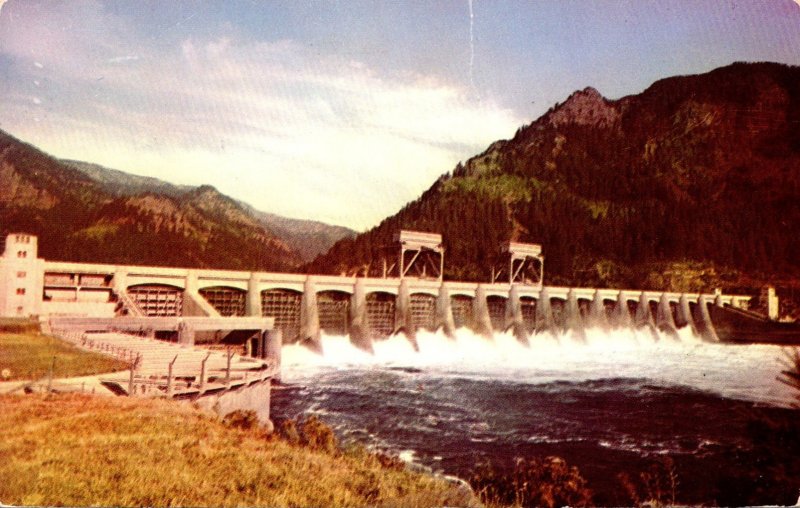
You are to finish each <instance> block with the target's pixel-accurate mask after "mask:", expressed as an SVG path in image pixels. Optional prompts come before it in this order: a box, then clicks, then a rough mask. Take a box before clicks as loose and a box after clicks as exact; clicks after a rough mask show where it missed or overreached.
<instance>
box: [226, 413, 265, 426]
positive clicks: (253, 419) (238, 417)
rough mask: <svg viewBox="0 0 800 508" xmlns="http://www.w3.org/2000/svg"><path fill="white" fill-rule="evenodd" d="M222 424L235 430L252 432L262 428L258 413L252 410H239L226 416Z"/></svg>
mask: <svg viewBox="0 0 800 508" xmlns="http://www.w3.org/2000/svg"><path fill="white" fill-rule="evenodd" d="M222 423H223V424H224V425H226V426H228V427H231V428H234V429H242V430H251V429H257V428H258V427H259V426H260V422H259V421H258V416H256V412H255V411H252V410H243V409H237V410H236V411H233V412H231V413H228V414H227V415H225V417H223V418H222Z"/></svg>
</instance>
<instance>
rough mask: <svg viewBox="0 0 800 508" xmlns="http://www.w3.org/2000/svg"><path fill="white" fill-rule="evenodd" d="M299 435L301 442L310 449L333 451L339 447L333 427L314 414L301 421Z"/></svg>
mask: <svg viewBox="0 0 800 508" xmlns="http://www.w3.org/2000/svg"><path fill="white" fill-rule="evenodd" d="M300 435H301V437H302V442H303V444H304V445H305V446H307V447H309V448H311V449H312V450H320V451H324V452H327V453H335V452H336V451H338V449H339V445H338V443H337V442H336V435H335V434H334V433H333V429H332V428H331V427H330V426H328V425H327V424H325V423H323V422H322V421H321V420H320V419H319V418H317V417H316V416H314V415H311V416H309V417H308V418H306V420H305V421H304V422H302V424H301V426H300Z"/></svg>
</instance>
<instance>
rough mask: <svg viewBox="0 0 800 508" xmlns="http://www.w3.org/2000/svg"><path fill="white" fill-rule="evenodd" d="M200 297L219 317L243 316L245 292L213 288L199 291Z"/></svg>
mask: <svg viewBox="0 0 800 508" xmlns="http://www.w3.org/2000/svg"><path fill="white" fill-rule="evenodd" d="M200 295H201V296H202V297H203V298H205V299H206V301H207V302H208V303H210V304H211V305H212V306H213V307H214V308H215V309H217V312H219V314H220V315H221V316H224V317H229V316H244V315H245V313H246V312H245V310H246V306H247V292H246V291H243V290H241V289H238V288H232V287H225V286H214V287H210V288H204V289H201V290H200Z"/></svg>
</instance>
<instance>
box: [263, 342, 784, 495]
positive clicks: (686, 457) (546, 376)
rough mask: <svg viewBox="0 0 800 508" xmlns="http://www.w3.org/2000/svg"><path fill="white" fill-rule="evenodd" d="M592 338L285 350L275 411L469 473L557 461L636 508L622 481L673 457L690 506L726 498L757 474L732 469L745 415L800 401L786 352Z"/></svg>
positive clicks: (756, 347) (744, 429)
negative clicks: (731, 486) (484, 464)
mask: <svg viewBox="0 0 800 508" xmlns="http://www.w3.org/2000/svg"><path fill="white" fill-rule="evenodd" d="M585 335H586V337H585V340H583V339H582V338H578V337H575V336H573V335H572V334H569V333H568V334H564V335H559V336H557V337H554V336H551V335H549V334H548V335H537V336H534V337H532V338H531V341H530V347H527V346H524V345H522V344H520V343H519V342H518V341H517V340H516V339H515V338H514V337H513V336H511V335H510V334H505V333H503V334H496V335H495V336H494V338H493V340H487V339H485V338H483V337H480V336H477V335H475V334H473V333H472V332H470V331H468V330H467V329H459V330H458V331H457V333H456V337H455V339H449V338H447V337H445V336H444V335H442V334H440V333H429V332H424V331H422V332H419V333H418V334H417V341H418V344H419V351H415V350H414V349H413V348H412V346H411V344H410V342H409V341H408V340H407V339H406V338H405V337H403V336H394V337H391V338H389V339H387V340H384V341H376V342H375V344H374V348H375V354H374V355H370V354H368V353H366V352H364V351H362V350H360V349H358V348H356V347H354V346H353V345H352V344H350V342H349V339H348V338H347V337H331V336H323V340H322V344H323V350H324V354H323V355H318V354H316V353H313V352H311V351H309V350H307V349H305V348H304V347H302V346H298V345H287V346H285V347H284V349H283V381H284V383H286V384H287V388H286V389H284V390H279V391H278V392H277V393H276V394H275V396H274V399H273V415H274V416H275V417H276V418H278V419H280V418H282V417H297V416H299V415H301V414H319V415H321V417H322V418H323V419H324V420H325V421H326V422H328V423H329V424H331V425H333V426H334V428H335V429H336V431H337V433H338V434H339V436H340V437H341V438H342V439H343V440H344V441H356V442H361V443H364V444H366V445H368V446H374V447H378V448H383V449H389V450H391V451H394V452H396V453H399V454H401V456H403V457H405V458H407V459H409V460H412V461H413V462H415V463H417V464H421V465H424V466H426V467H430V468H431V469H434V470H440V471H444V472H447V473H451V474H458V475H462V476H467V475H468V474H469V472H470V471H471V470H472V468H473V467H474V465H475V464H476V463H477V462H479V461H483V460H487V459H488V460H492V461H493V462H495V463H498V464H509V463H510V462H511V461H512V460H513V458H514V457H517V456H534V455H538V456H545V455H560V456H562V457H565V458H566V459H567V460H568V461H569V462H570V463H571V464H575V465H577V466H578V467H579V468H580V470H581V472H582V473H583V475H584V476H585V477H586V478H587V479H588V480H589V481H590V484H591V486H592V487H593V488H594V489H595V491H596V492H597V498H596V502H599V503H604V504H615V503H623V504H626V500H625V499H622V498H618V497H615V496H616V495H617V494H618V492H619V491H620V488H619V485H618V484H617V483H616V481H617V480H616V475H617V474H618V473H620V472H629V473H632V474H634V475H635V474H637V473H638V472H639V471H641V470H643V469H644V468H645V467H646V466H647V464H649V463H650V462H652V461H654V460H661V458H663V457H667V456H669V457H671V458H672V459H673V460H674V461H675V464H676V469H677V471H678V474H679V477H680V480H681V486H680V489H681V491H680V492H679V494H681V497H680V499H683V500H685V501H686V502H710V501H713V500H715V499H724V498H720V497H718V496H717V497H715V496H716V494H714V493H715V492H717V490H715V489H718V487H717V486H716V485H717V484H718V483H719V482H722V481H723V480H721V479H720V478H723V477H724V475H725V474H727V473H726V471H727V472H731V471H735V470H736V469H737V468H743V467H752V466H751V465H749V464H746V463H744V464H739V463H734V462H731V459H730V457H731V456H732V454H733V453H734V452H735V451H736V450H737V449H739V448H742V447H745V448H746V446H747V439H748V438H747V435H746V434H747V421H748V419H749V418H751V417H752V415H753V414H754V412H755V413H759V414H773V413H775V412H781V411H785V410H783V409H781V408H782V407H785V406H786V405H788V404H789V403H790V402H791V401H792V397H793V396H794V394H793V393H792V392H791V390H790V389H789V388H788V387H785V386H784V385H782V384H780V383H779V382H778V381H776V376H778V375H779V373H780V370H781V364H780V362H779V357H780V356H781V351H780V348H779V347H776V346H767V345H746V346H733V345H723V344H711V343H706V342H702V341H701V340H700V339H699V338H697V337H695V336H693V335H692V334H691V332H690V331H689V330H688V329H683V330H680V331H679V339H680V340H674V339H672V338H669V337H668V336H666V335H663V336H662V335H658V336H653V335H652V334H651V333H650V332H648V331H646V330H617V331H612V332H603V331H600V330H595V329H589V330H587V331H586V333H585ZM741 460H746V459H744V458H742V459H741ZM709 475H710V476H709ZM629 502H630V501H627V503H628V504H629Z"/></svg>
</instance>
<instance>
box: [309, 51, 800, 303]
mask: <svg viewBox="0 0 800 508" xmlns="http://www.w3.org/2000/svg"><path fill="white" fill-rule="evenodd" d="M798 126H800V68H798V67H791V66H785V65H779V64H772V63H736V64H732V65H730V66H727V67H723V68H719V69H716V70H714V71H711V72H709V73H705V74H700V75H694V76H678V77H672V78H667V79H664V80H661V81H658V82H656V83H654V84H653V85H651V86H650V87H649V88H647V89H646V90H645V91H643V92H642V93H640V94H637V95H631V96H628V97H624V98H621V99H619V100H608V99H606V98H604V97H603V96H601V95H600V93H599V92H597V91H596V90H594V89H592V88H586V89H584V90H581V91H578V92H575V93H574V94H572V95H571V96H570V97H569V98H568V99H567V100H566V101H564V102H563V103H561V104H557V105H555V106H554V107H553V108H551V109H550V111H548V112H547V113H546V114H545V115H543V116H542V117H540V118H539V119H538V120H536V121H534V122H532V123H531V124H529V125H526V126H524V127H522V128H520V129H519V130H518V131H517V133H516V134H515V136H514V137H513V138H512V139H510V140H503V141H498V142H495V143H493V144H492V145H491V146H489V147H488V148H487V149H486V151H484V152H483V153H481V154H479V155H477V156H475V157H472V158H471V159H469V160H468V161H467V162H466V163H464V164H459V165H458V166H457V167H456V168H455V169H454V170H453V171H452V174H446V175H443V176H442V177H441V178H439V179H438V180H437V181H436V182H435V183H434V184H433V185H432V186H431V187H430V189H428V190H427V191H426V192H425V193H424V194H423V195H422V196H421V197H420V198H419V199H417V200H416V201H414V202H412V203H409V204H408V205H407V206H405V207H404V208H403V209H402V210H401V211H400V212H399V213H398V214H396V215H394V216H392V217H389V218H387V219H385V220H384V221H383V222H382V223H381V224H379V225H378V226H377V227H375V228H373V229H372V230H370V231H367V232H366V233H364V234H361V235H358V236H357V237H355V238H353V239H345V240H341V241H339V242H338V243H337V244H336V245H334V246H333V247H332V248H331V250H330V251H329V252H328V253H326V254H325V255H323V256H320V257H318V258H317V259H316V260H315V261H314V262H313V263H312V264H311V266H310V269H311V270H312V271H320V272H327V273H340V272H347V271H352V270H354V269H355V268H357V267H364V266H370V265H371V264H376V263H377V262H378V260H379V259H380V254H379V253H380V249H381V247H382V246H384V245H386V244H388V243H389V242H390V241H391V237H392V234H393V233H394V232H395V231H396V230H398V229H401V228H406V229H418V230H425V231H435V232H440V233H442V234H443V236H444V242H445V248H446V253H447V254H446V260H445V265H446V271H445V276H446V277H447V278H454V279H468V280H486V279H487V277H488V274H489V270H490V267H491V266H492V265H493V264H494V263H495V262H496V259H497V254H498V246H499V245H500V243H501V242H503V241H506V240H509V239H511V240H515V241H523V242H534V243H541V244H542V245H543V250H544V253H545V254H546V256H547V262H546V271H547V275H546V282H547V283H549V284H558V283H570V284H598V285H603V286H609V287H615V286H616V287H619V286H629V287H630V286H634V287H636V286H638V287H642V286H644V287H653V288H664V289H668V288H669V289H674V290H683V289H708V288H713V287H726V288H734V287H745V286H747V287H752V286H755V285H757V284H760V283H761V282H763V281H765V280H770V279H784V280H789V279H794V278H796V277H797V275H798V273H799V272H800V270H798V269H800V258H798V257H797V256H796V255H795V254H796V253H797V252H798V247H800V129H799V128H798Z"/></svg>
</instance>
